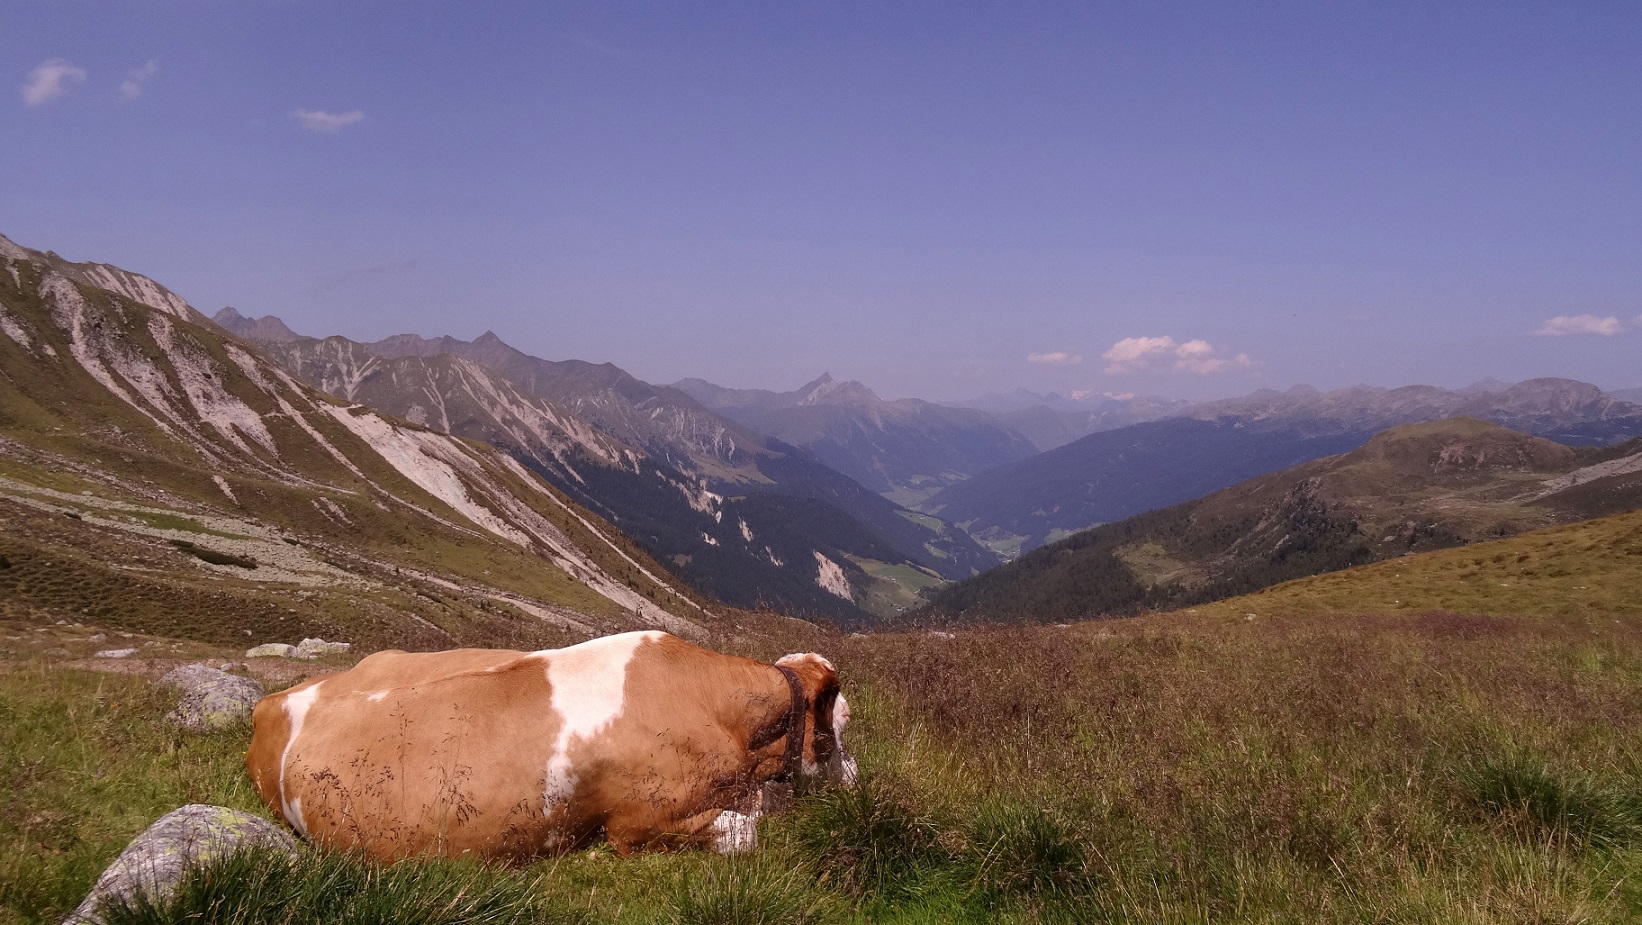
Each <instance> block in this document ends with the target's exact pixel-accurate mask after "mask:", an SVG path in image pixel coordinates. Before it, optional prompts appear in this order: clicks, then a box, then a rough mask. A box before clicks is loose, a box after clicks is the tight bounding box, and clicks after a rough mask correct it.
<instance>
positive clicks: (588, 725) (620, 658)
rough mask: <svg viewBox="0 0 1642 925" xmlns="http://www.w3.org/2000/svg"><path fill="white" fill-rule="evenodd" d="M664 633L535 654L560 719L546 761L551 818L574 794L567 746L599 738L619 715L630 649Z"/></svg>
mask: <svg viewBox="0 0 1642 925" xmlns="http://www.w3.org/2000/svg"><path fill="white" fill-rule="evenodd" d="M663 635H664V634H663V633H659V632H656V631H654V630H643V631H640V632H634V633H620V634H618V635H615V636H606V637H604V638H602V639H591V640H588V641H587V642H584V643H581V644H579V645H574V646H570V647H569V648H565V649H553V650H549V651H545V652H538V653H535V655H537V656H538V657H540V658H542V659H543V660H545V661H546V662H547V683H548V684H549V685H550V686H551V688H552V694H551V696H552V709H553V712H554V714H555V716H556V718H557V719H558V721H559V734H558V736H557V737H556V738H555V739H554V740H553V753H552V754H551V755H550V756H549V757H548V759H547V785H546V787H545V788H544V791H543V798H544V800H545V801H546V802H545V804H544V806H543V812H544V813H546V814H551V813H552V812H553V811H554V810H555V809H556V808H558V807H560V806H562V805H563V804H564V803H565V801H567V800H569V799H570V796H571V794H572V793H574V792H575V790H576V769H575V768H574V767H572V766H571V762H570V747H571V746H572V745H574V744H575V743H576V741H577V740H579V739H590V738H592V737H593V736H595V735H598V734H599V733H600V732H601V731H603V730H604V729H605V728H606V727H607V726H609V725H610V724H611V723H612V722H614V721H615V719H616V717H618V716H620V715H621V711H622V689H623V688H624V687H625V686H626V684H627V665H628V663H629V662H631V661H632V660H633V653H634V651H636V650H637V649H638V647H639V646H640V645H641V644H643V643H646V642H652V641H654V640H657V639H660V638H661V637H662V636H663Z"/></svg>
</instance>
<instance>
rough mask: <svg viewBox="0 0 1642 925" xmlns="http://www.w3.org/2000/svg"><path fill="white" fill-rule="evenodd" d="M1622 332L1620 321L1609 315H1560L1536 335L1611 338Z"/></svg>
mask: <svg viewBox="0 0 1642 925" xmlns="http://www.w3.org/2000/svg"><path fill="white" fill-rule="evenodd" d="M1619 331H1620V323H1619V319H1618V318H1615V317H1613V316H1612V315H1609V316H1608V317H1606V318H1598V317H1597V316H1595V315H1558V316H1556V317H1555V318H1552V319H1550V320H1548V321H1546V322H1545V323H1544V324H1542V325H1540V326H1539V330H1537V331H1535V332H1534V333H1535V334H1537V335H1539V336H1541V337H1562V336H1563V335H1566V334H1601V335H1602V336H1604V337H1611V336H1613V335H1615V334H1618V333H1619Z"/></svg>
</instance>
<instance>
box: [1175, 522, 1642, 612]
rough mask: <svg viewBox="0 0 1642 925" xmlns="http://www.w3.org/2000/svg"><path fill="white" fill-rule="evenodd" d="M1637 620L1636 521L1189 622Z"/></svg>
mask: <svg viewBox="0 0 1642 925" xmlns="http://www.w3.org/2000/svg"><path fill="white" fill-rule="evenodd" d="M1433 610H1441V611H1449V612H1453V613H1464V614H1512V615H1523V616H1536V617H1566V616H1580V617H1586V616H1593V615H1594V616H1601V615H1614V616H1626V617H1629V616H1638V615H1642V511H1630V512H1627V513H1624V514H1615V515H1612V516H1609V517H1603V518H1600V519H1598V520H1592V521H1586V522H1583V523H1576V524H1568V525H1566V526H1561V527H1551V528H1549V529H1545V530H1535V531H1533V532H1531V533H1524V534H1522V535H1520V536H1514V537H1511V538H1509V539H1503V540H1496V541H1494V542H1490V543H1478V544H1476V545H1474V546H1467V547H1465V548H1462V549H1445V550H1441V551H1438V552H1430V553H1425V554H1422V555H1417V556H1408V557H1406V558H1400V559H1394V560H1392V561H1389V562H1377V563H1374V564H1372V565H1366V566H1362V567H1360V568H1354V569H1348V570H1346V571H1342V572H1334V573H1331V574H1327V575H1316V576H1312V577H1309V578H1301V579H1298V580H1296V581H1290V582H1286V583H1284V584H1280V585H1277V586H1275V587H1271V588H1267V589H1265V590H1263V591H1259V592H1256V593H1254V594H1249V595H1245V596H1242V597H1235V598H1231V599H1230V600H1224V601H1218V602H1216V603H1212V604H1202V605H1199V606H1197V607H1195V608H1192V609H1191V610H1190V611H1189V612H1192V613H1199V614H1204V615H1231V616H1239V615H1245V614H1248V613H1254V614H1257V615H1261V614H1291V615H1307V614H1331V613H1416V612H1421V611H1433Z"/></svg>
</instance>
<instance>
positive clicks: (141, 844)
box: [63, 803, 296, 925]
mask: <svg viewBox="0 0 1642 925" xmlns="http://www.w3.org/2000/svg"><path fill="white" fill-rule="evenodd" d="M251 847H260V848H269V849H272V850H276V851H285V852H289V853H290V854H292V855H295V854H296V840H295V839H293V838H292V837H291V834H290V833H289V832H287V831H285V829H283V828H281V827H280V826H278V825H275V824H274V823H272V822H269V821H268V820H266V819H263V818H262V817H260V816H253V815H251V814H250V813H246V812H241V811H239V810H237V809H229V808H227V807H226V806H208V805H206V804H204V803H191V804H189V805H187V806H184V807H182V808H181V809H174V810H172V811H171V812H169V813H166V814H165V815H163V816H161V817H160V818H159V820H158V821H156V822H155V823H154V824H153V825H151V826H149V827H148V828H147V829H145V830H143V833H142V834H141V835H138V836H137V837H136V838H135V839H132V841H131V844H129V845H126V846H125V850H124V851H121V852H120V856H119V857H117V858H115V859H114V863H113V864H110V865H109V867H108V869H107V870H105V871H103V875H102V876H101V877H98V878H97V885H96V886H94V887H92V888H91V892H90V893H89V894H87V895H86V898H85V900H84V901H83V902H81V903H80V905H79V906H78V907H77V908H76V909H75V910H74V912H73V913H72V914H70V915H69V917H68V918H66V919H64V920H63V925H102V922H103V919H102V917H101V911H102V907H103V905H104V904H105V903H107V902H109V901H110V900H113V899H115V898H116V897H117V898H119V899H122V900H124V901H127V902H130V901H131V900H133V899H134V898H136V896H137V894H138V893H143V894H145V895H147V896H148V897H150V898H151V899H164V898H166V897H168V896H170V895H171V893H172V892H173V891H175V890H176V888H177V884H179V883H180V882H182V878H183V875H184V874H185V873H187V872H188V870H189V869H190V868H193V867H198V866H200V865H202V864H207V863H210V862H211V861H214V860H216V859H218V858H222V857H225V856H227V855H228V854H230V853H232V852H234V851H237V850H240V849H242V848H251Z"/></svg>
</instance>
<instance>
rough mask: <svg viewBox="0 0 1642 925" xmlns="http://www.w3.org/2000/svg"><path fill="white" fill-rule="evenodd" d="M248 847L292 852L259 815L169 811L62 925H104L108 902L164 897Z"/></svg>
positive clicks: (203, 808)
mask: <svg viewBox="0 0 1642 925" xmlns="http://www.w3.org/2000/svg"><path fill="white" fill-rule="evenodd" d="M188 667H196V666H188ZM208 670H209V669H208ZM252 847H260V848H269V849H273V850H277V851H284V852H289V853H290V854H292V855H293V856H294V855H295V854H296V840H295V839H294V838H292V837H291V835H290V833H289V832H287V831H285V829H283V828H281V827H280V826H278V825H275V824H274V823H272V822H269V821H268V820H266V819H263V818H262V817H260V816H253V815H251V814H250V813H246V812H241V811H240V810H237V809H229V808H227V807H225V806H208V805H206V804H204V803H191V804H189V805H187V806H184V807H182V808H180V809H174V810H172V811H171V812H169V813H166V814H165V815H164V816H161V817H160V818H159V820H158V821H156V822H155V823H154V824H153V825H151V826H149V827H148V828H147V829H145V830H143V833H142V834H141V835H138V836H137V837H136V838H135V839H132V841H131V844H129V845H126V847H125V850H124V851H121V852H120V856H119V857H117V858H115V859H114V863H113V864H111V865H109V867H108V869H107V870H105V871H103V874H102V876H101V877H98V878H97V885H96V886H94V887H92V888H91V892H90V893H89V894H87V896H86V898H85V900H84V901H83V902H81V903H80V905H79V906H78V907H77V908H76V909H75V910H74V912H73V913H71V914H70V915H69V917H68V918H66V919H64V920H63V925H103V918H102V915H101V912H102V907H103V905H104V904H105V903H107V902H109V901H110V900H114V899H116V898H118V899H121V900H125V901H130V900H132V899H134V898H135V897H136V896H137V894H138V893H143V894H145V895H147V896H149V897H150V898H152V899H163V898H165V897H168V896H169V895H171V893H172V892H174V891H175V890H176V888H177V884H179V883H180V882H182V878H183V875H184V874H186V873H187V872H188V870H189V869H190V868H192V867H196V866H199V865H201V864H206V863H209V862H211V861H214V860H216V859H218V858H222V857H225V856H227V855H228V854H230V853H232V852H234V851H237V850H240V849H244V848H252Z"/></svg>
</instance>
